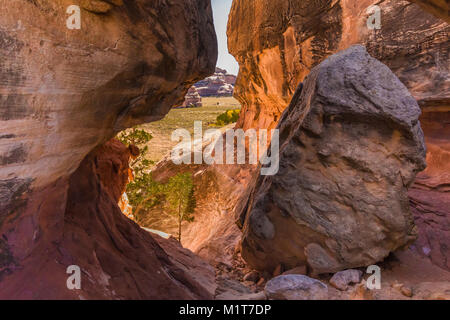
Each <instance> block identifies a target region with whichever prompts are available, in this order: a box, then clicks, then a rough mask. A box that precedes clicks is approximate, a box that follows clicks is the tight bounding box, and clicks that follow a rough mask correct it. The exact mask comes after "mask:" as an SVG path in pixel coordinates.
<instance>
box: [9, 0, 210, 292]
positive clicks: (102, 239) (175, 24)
mask: <svg viewBox="0 0 450 320" xmlns="http://www.w3.org/2000/svg"><path fill="white" fill-rule="evenodd" d="M73 4H74V3H73V1H71V0H60V1H50V0H37V1H27V0H18V1H7V0H0V55H1V56H2V60H1V62H0V79H1V80H0V92H1V96H0V126H1V128H2V132H1V135H0V239H1V240H0V296H1V297H3V298H8V297H9V298H12V297H16V298H24V297H25V298H33V297H35V298H43V299H45V298H61V297H64V298H81V297H91V298H93V297H94V298H114V297H120V298H127V297H128V298H170V297H173V298H175V297H176V298H180V299H182V298H193V297H210V294H209V293H208V292H207V291H206V290H203V289H202V288H201V286H200V287H199V286H197V285H195V284H193V282H192V281H193V278H192V276H190V275H189V274H188V273H186V272H182V271H180V270H179V268H178V267H175V266H174V264H173V263H172V262H171V261H170V259H169V258H168V256H167V254H165V253H164V251H163V250H162V249H161V247H160V246H159V245H158V244H157V243H156V241H155V240H153V239H152V238H151V237H150V236H148V235H144V234H143V233H142V232H140V231H139V230H140V229H139V228H138V227H137V226H135V225H133V223H132V222H131V221H128V220H126V219H125V217H123V215H120V211H118V210H119V209H118V207H117V204H116V203H117V201H118V199H117V198H113V197H109V195H110V194H109V193H108V192H105V191H104V189H102V188H101V186H100V182H99V181H100V180H101V179H100V178H99V177H98V171H97V170H96V169H95V165H94V164H93V161H94V160H95V159H96V154H95V148H96V147H98V146H100V145H102V144H103V143H105V142H106V141H108V140H109V139H110V138H112V137H113V136H114V135H115V134H116V133H117V132H119V131H120V130H123V129H125V128H128V127H131V126H134V125H136V124H139V123H143V122H150V121H156V120H159V119H161V118H163V117H164V116H165V114H166V113H167V112H168V111H169V110H170V108H171V107H172V106H176V105H180V104H181V103H182V101H183V97H184V95H185V94H186V92H187V90H188V89H189V87H191V86H192V85H193V84H194V83H195V82H197V81H198V80H200V79H203V78H204V77H206V76H208V75H210V74H212V73H213V72H214V67H215V63H216V60H217V43H216V35H215V32H214V26H213V20H212V10H211V4H210V1H209V0H173V1H147V0H136V1H98V0H95V1H90V0H86V1H84V0H83V1H81V2H79V4H80V6H81V29H80V30H78V29H69V28H68V27H67V25H66V21H67V19H68V18H69V17H70V15H71V14H74V12H76V10H75V11H71V13H70V14H69V13H67V10H68V8H69V6H71V5H73ZM69 12H70V11H69ZM83 159H84V162H83ZM82 162H83V164H82V165H81V166H80V164H81V163H82ZM114 168H115V167H112V169H111V170H114ZM116 169H117V168H116ZM118 173H119V172H115V174H118ZM74 175H75V176H74ZM114 183H118V182H117V181H115V182H114ZM118 184H119V183H118ZM123 187H124V186H123V185H122V186H121V188H122V190H120V191H123ZM108 197H109V198H108ZM90 201H93V202H92V203H91V202H90ZM95 202H98V203H97V204H98V205H96V203H95ZM124 219H125V220H124ZM89 226H92V228H90V227H89ZM94 226H95V227H94ZM97 227H98V229H97ZM133 233H136V234H135V235H133ZM115 237H118V238H115ZM132 248H134V249H136V248H140V251H139V253H137V250H132ZM132 252H134V253H135V254H132ZM68 263H69V264H77V263H79V265H80V267H82V269H83V267H86V265H88V266H89V271H88V272H89V274H90V275H91V276H92V277H97V276H98V277H100V278H95V279H93V280H92V281H94V284H95V285H94V284H93V285H92V286H89V287H86V290H85V291H84V292H83V293H82V294H80V293H78V292H76V291H69V290H68V289H67V288H66V286H65V280H66V278H67V274H66V270H65V268H66V267H67V264H68ZM105 265H107V266H109V267H110V268H112V269H108V270H106V269H105V268H107V267H105ZM139 269H140V271H137V270H139ZM135 271H136V272H137V273H136V274H135V275H133V272H135ZM119 273H121V274H120V275H119ZM105 279H106V280H105ZM108 279H110V280H109V281H107V280H108ZM115 279H116V280H117V281H116V280H115ZM103 280H104V281H103ZM96 281H97V282H96ZM84 283H85V284H86V285H87V283H88V282H87V281H85V282H84ZM180 283H184V284H185V285H186V286H184V285H181V287H183V286H184V288H180ZM96 285H97V286H96ZM202 290H203V291H202Z"/></svg>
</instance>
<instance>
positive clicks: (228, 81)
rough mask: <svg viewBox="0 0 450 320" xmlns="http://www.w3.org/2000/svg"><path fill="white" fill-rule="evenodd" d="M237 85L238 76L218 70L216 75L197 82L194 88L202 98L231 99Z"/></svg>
mask: <svg viewBox="0 0 450 320" xmlns="http://www.w3.org/2000/svg"><path fill="white" fill-rule="evenodd" d="M235 83H236V76H234V75H232V74H229V73H227V71H226V70H224V69H220V68H216V72H215V73H214V75H212V76H210V77H208V78H206V79H204V80H201V81H199V82H197V83H196V84H195V85H194V86H195V87H196V88H197V91H198V93H199V94H200V96H202V97H231V96H232V95H233V92H234V85H235Z"/></svg>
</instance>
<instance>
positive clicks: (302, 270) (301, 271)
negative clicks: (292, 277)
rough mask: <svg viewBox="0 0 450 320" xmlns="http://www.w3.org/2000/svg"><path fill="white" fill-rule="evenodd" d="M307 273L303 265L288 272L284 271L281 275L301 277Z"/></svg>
mask: <svg viewBox="0 0 450 320" xmlns="http://www.w3.org/2000/svg"><path fill="white" fill-rule="evenodd" d="M307 273H308V272H307V269H306V266H305V265H303V266H300V267H296V268H294V269H290V270H288V271H285V272H283V275H284V276H285V275H288V274H302V275H306V274H307Z"/></svg>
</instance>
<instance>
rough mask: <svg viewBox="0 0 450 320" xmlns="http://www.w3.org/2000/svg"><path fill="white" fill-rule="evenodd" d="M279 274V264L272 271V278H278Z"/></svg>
mask: <svg viewBox="0 0 450 320" xmlns="http://www.w3.org/2000/svg"><path fill="white" fill-rule="evenodd" d="M280 274H281V264H279V265H278V266H277V267H276V268H275V270H273V274H272V275H273V276H274V277H278V276H279V275H280Z"/></svg>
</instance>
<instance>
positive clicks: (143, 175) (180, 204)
mask: <svg viewBox="0 0 450 320" xmlns="http://www.w3.org/2000/svg"><path fill="white" fill-rule="evenodd" d="M117 138H118V139H119V140H120V141H121V142H122V143H123V144H125V145H127V146H129V145H134V146H136V147H138V148H139V151H140V154H139V156H138V157H137V158H136V159H134V161H132V163H131V164H130V166H131V168H132V170H133V176H134V179H133V181H132V182H130V183H129V184H128V186H127V190H126V192H127V195H128V200H129V203H130V205H131V206H132V208H133V216H134V218H135V220H136V222H137V223H138V224H141V222H142V221H143V220H144V218H145V215H146V214H147V213H148V211H149V210H151V209H153V208H155V207H160V208H162V210H163V212H161V214H165V215H168V216H171V217H172V218H174V219H176V221H177V224H178V240H179V241H180V242H181V225H182V223H183V222H184V221H187V222H192V221H194V217H193V213H194V210H195V206H196V204H195V198H194V183H193V178H192V174H190V173H180V174H177V175H175V176H173V177H172V178H170V179H169V181H168V182H167V183H160V182H157V181H155V180H154V179H153V176H152V173H151V171H150V165H151V164H153V162H152V161H151V160H148V159H147V158H146V156H147V153H148V145H147V144H148V142H149V141H150V140H151V139H152V135H151V134H150V133H148V132H147V131H145V130H143V129H138V128H133V129H130V130H127V131H124V132H122V133H120V134H119V135H118V136H117Z"/></svg>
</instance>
